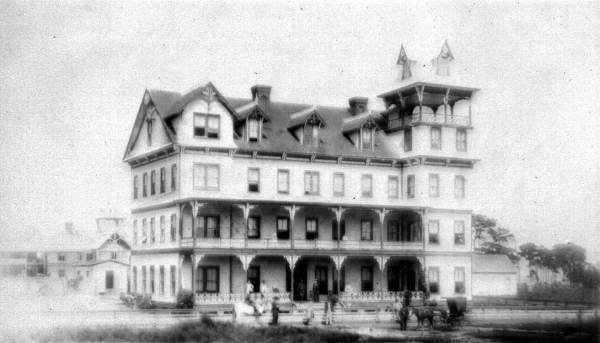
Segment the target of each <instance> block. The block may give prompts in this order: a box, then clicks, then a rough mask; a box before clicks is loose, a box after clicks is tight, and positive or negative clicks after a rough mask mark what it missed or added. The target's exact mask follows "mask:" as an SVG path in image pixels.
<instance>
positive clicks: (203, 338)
mask: <svg viewBox="0 0 600 343" xmlns="http://www.w3.org/2000/svg"><path fill="white" fill-rule="evenodd" d="M360 326H362V327H365V326H364V325H360ZM357 327H359V326H355V327H353V326H348V327H345V328H342V329H340V328H335V329H329V328H322V327H299V326H272V327H271V326H261V327H252V326H244V325H239V324H233V323H229V322H214V321H213V320H211V319H210V318H208V317H203V318H202V319H201V320H199V321H190V322H184V323H180V324H176V325H173V326H170V327H167V328H146V329H141V328H130V327H125V326H118V327H95V328H77V329H54V330H53V331H51V332H49V333H44V334H38V335H34V336H33V337H32V338H33V339H34V340H36V341H41V342H203V343H209V342H210V343H216V342H219V343H221V342H240V343H241V342H244V343H246V342H248V343H254V342H256V343H287V342H293V343H321V342H513V341H521V342H530V341H538V342H589V341H598V323H597V322H595V321H589V320H588V321H584V322H582V323H578V322H577V323H576V322H570V321H568V322H562V323H533V322H532V323H520V324H518V325H517V324H515V325H506V324H502V325H494V324H493V323H490V324H489V325H486V326H485V327H470V326H467V327H463V328H461V329H457V330H449V331H445V330H442V331H440V330H434V331H431V332H430V331H428V330H427V331H415V330H409V331H399V330H398V328H397V327H395V326H393V327H388V328H381V330H377V329H376V330H375V332H377V331H379V332H378V333H377V334H376V335H372V334H365V335H361V334H360V333H359V332H356V330H353V329H356V328H357ZM366 327H373V326H372V325H367V326H366Z"/></svg>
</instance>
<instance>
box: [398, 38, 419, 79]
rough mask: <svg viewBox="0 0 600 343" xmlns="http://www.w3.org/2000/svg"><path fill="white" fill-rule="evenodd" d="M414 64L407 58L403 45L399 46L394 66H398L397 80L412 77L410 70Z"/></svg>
mask: <svg viewBox="0 0 600 343" xmlns="http://www.w3.org/2000/svg"><path fill="white" fill-rule="evenodd" d="M414 64H415V61H413V60H411V59H409V58H408V55H406V50H405V49H404V45H400V53H399V54H398V60H397V61H396V65H397V66H398V80H400V81H402V80H406V79H408V78H410V77H411V76H412V71H411V68H412V66H413V65H414Z"/></svg>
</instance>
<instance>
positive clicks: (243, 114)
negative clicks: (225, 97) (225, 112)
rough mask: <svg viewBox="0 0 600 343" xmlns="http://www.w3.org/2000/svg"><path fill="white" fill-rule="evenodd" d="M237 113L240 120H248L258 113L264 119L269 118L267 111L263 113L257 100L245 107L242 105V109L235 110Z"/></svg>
mask: <svg viewBox="0 0 600 343" xmlns="http://www.w3.org/2000/svg"><path fill="white" fill-rule="evenodd" d="M235 111H236V112H237V114H238V120H244V119H246V118H247V117H248V116H249V115H251V114H252V113H255V112H258V113H260V114H261V116H262V117H263V118H267V119H268V116H267V114H266V113H265V111H263V109H262V108H261V107H260V106H259V105H258V102H257V101H256V100H254V101H251V102H249V103H247V104H245V105H242V106H241V107H237V108H236V109H235Z"/></svg>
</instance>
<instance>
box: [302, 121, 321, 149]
mask: <svg viewBox="0 0 600 343" xmlns="http://www.w3.org/2000/svg"><path fill="white" fill-rule="evenodd" d="M304 144H305V145H311V146H318V145H319V124H306V125H305V126H304Z"/></svg>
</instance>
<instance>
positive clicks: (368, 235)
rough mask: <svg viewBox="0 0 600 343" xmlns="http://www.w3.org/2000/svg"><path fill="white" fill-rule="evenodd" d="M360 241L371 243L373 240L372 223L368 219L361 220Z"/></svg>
mask: <svg viewBox="0 0 600 343" xmlns="http://www.w3.org/2000/svg"><path fill="white" fill-rule="evenodd" d="M360 240H361V241H372V240H373V221H372V220H369V219H363V220H361V221H360Z"/></svg>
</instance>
